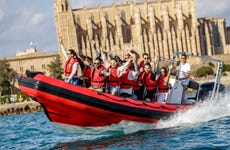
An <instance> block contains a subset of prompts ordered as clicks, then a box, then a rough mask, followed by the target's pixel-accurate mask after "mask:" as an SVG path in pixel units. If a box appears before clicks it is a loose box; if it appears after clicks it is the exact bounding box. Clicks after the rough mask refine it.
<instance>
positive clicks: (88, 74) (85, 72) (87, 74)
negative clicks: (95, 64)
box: [83, 66, 91, 83]
mask: <svg viewBox="0 0 230 150" xmlns="http://www.w3.org/2000/svg"><path fill="white" fill-rule="evenodd" d="M90 72H91V68H90V67H89V66H85V67H84V70H83V76H84V77H86V78H87V79H84V80H85V82H86V83H90Z"/></svg>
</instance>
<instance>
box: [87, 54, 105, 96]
mask: <svg viewBox="0 0 230 150" xmlns="http://www.w3.org/2000/svg"><path fill="white" fill-rule="evenodd" d="M105 72H106V71H105V67H104V66H102V60H101V59H100V58H96V59H95V62H94V66H93V67H91V72H90V79H91V86H90V87H89V88H90V89H93V90H96V91H98V92H103V91H104V89H105Z"/></svg>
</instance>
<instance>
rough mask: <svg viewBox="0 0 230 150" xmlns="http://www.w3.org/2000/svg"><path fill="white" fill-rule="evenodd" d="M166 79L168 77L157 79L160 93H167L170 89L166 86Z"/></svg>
mask: <svg viewBox="0 0 230 150" xmlns="http://www.w3.org/2000/svg"><path fill="white" fill-rule="evenodd" d="M166 77H167V76H159V78H158V79H157V86H158V91H159V93H165V92H167V91H168V89H169V87H168V85H165V84H164V81H165V78H166Z"/></svg>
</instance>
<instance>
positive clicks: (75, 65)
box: [62, 49, 80, 85]
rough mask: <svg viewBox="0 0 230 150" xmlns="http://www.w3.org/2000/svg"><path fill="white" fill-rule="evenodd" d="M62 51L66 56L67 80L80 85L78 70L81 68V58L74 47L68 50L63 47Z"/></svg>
mask: <svg viewBox="0 0 230 150" xmlns="http://www.w3.org/2000/svg"><path fill="white" fill-rule="evenodd" d="M62 52H63V54H64V56H65V58H66V62H65V66H64V71H65V82H68V83H71V84H74V85H78V84H79V76H78V71H79V70H80V65H79V60H78V57H77V54H76V52H75V51H74V50H73V49H69V50H68V51H67V52H66V51H65V50H64V49H62Z"/></svg>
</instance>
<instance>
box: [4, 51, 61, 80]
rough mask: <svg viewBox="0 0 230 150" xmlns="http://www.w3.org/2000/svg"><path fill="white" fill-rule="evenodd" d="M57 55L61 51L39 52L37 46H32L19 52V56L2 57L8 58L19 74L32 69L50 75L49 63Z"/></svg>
mask: <svg viewBox="0 0 230 150" xmlns="http://www.w3.org/2000/svg"><path fill="white" fill-rule="evenodd" d="M33 49H34V50H33ZM57 55H59V53H47V52H37V50H36V49H35V47H34V48H33V47H30V48H29V49H28V50H26V51H25V52H18V53H17V56H12V57H6V58H1V59H5V60H7V61H8V62H9V64H10V66H11V67H12V68H13V69H14V71H16V72H17V73H18V74H24V73H25V71H26V70H27V69H28V70H31V71H41V72H43V73H44V74H45V75H47V76H49V75H50V72H49V70H48V68H47V65H48V64H50V62H51V61H54V59H56V56H57Z"/></svg>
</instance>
